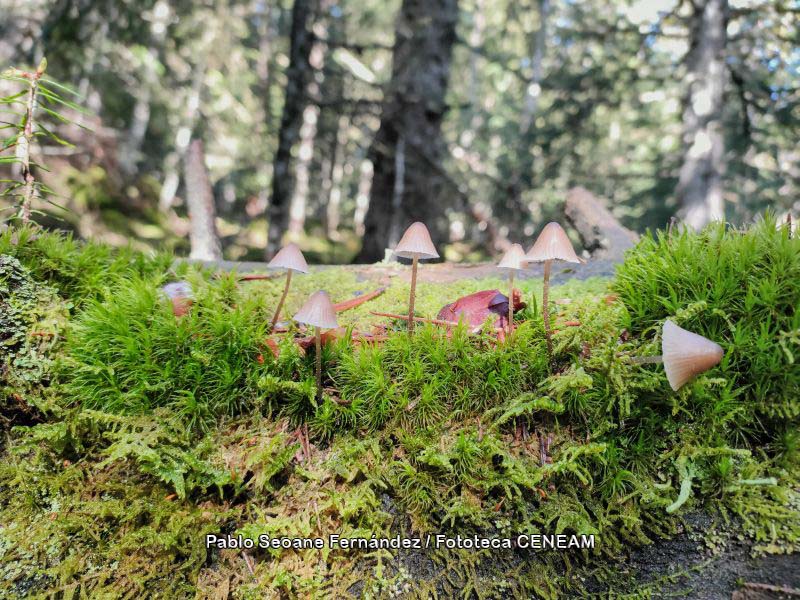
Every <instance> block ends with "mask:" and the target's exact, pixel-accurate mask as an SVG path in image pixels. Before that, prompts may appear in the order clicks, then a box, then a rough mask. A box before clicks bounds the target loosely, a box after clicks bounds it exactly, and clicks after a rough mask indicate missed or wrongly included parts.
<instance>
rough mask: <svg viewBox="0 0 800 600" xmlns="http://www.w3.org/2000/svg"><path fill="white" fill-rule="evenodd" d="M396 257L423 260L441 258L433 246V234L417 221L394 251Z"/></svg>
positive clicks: (407, 230)
mask: <svg viewBox="0 0 800 600" xmlns="http://www.w3.org/2000/svg"><path fill="white" fill-rule="evenodd" d="M394 254H395V256H401V257H403V258H414V257H415V256H416V257H417V258H421V259H423V260H425V259H430V258H439V253H438V252H437V251H436V248H435V247H434V245H433V241H432V240H431V234H430V233H428V228H427V227H425V224H424V223H420V222H419V221H417V222H416V223H412V224H411V225H410V226H409V227H408V229H406V232H405V233H404V234H403V237H402V238H400V241H399V242H398V243H397V247H396V248H395V249H394Z"/></svg>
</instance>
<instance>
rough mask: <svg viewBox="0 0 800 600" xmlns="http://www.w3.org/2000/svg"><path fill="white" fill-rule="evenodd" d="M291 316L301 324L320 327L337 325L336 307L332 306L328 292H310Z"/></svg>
mask: <svg viewBox="0 0 800 600" xmlns="http://www.w3.org/2000/svg"><path fill="white" fill-rule="evenodd" d="M293 318H294V320H295V321H297V322H298V323H302V324H303V325H310V326H311V327H319V328H321V329H336V328H337V327H338V326H339V323H337V322H336V309H335V308H333V303H332V302H331V297H330V296H329V295H328V292H322V291H319V292H314V293H313V294H311V296H310V297H309V298H308V300H306V303H305V304H303V307H302V308H301V309H300V310H298V311H297V314H296V315H295V316H294V317H293Z"/></svg>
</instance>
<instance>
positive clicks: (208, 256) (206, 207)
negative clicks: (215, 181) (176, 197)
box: [184, 139, 222, 260]
mask: <svg viewBox="0 0 800 600" xmlns="http://www.w3.org/2000/svg"><path fill="white" fill-rule="evenodd" d="M185 162H186V165H185V172H184V177H185V180H186V205H187V207H188V209H189V225H190V228H189V239H190V240H191V244H192V250H191V254H189V258H194V259H197V260H221V259H222V251H221V250H220V244H219V237H217V227H216V224H215V223H214V221H215V219H216V216H217V211H216V209H215V207H214V192H213V190H212V189H211V182H210V181H209V180H208V171H207V170H206V163H205V152H204V150H203V142H202V141H201V140H197V139H195V140H192V143H191V144H189V149H188V150H187V152H186V161H185Z"/></svg>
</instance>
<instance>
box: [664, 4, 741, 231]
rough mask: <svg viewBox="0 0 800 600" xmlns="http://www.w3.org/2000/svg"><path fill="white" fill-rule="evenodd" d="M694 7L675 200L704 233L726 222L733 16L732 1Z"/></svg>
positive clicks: (685, 216) (691, 223)
mask: <svg viewBox="0 0 800 600" xmlns="http://www.w3.org/2000/svg"><path fill="white" fill-rule="evenodd" d="M694 6H695V9H694V11H695V12H694V14H693V16H692V23H691V33H690V36H691V41H690V43H691V46H690V49H689V54H688V55H687V72H686V79H687V81H686V83H687V86H688V89H687V96H686V106H685V108H684V113H683V141H684V144H685V146H686V150H685V153H684V158H683V164H682V166H681V170H680V176H679V179H678V186H677V188H676V195H677V198H678V202H679V204H680V207H681V208H680V216H681V217H682V218H683V220H684V222H685V223H686V224H687V225H689V226H690V227H693V228H695V229H700V228H701V227H703V226H704V225H706V224H707V223H709V222H711V221H716V220H723V219H724V218H725V207H724V205H723V190H722V171H723V158H724V153H725V142H724V138H723V129H722V108H723V101H724V89H725V77H726V68H725V45H726V41H727V39H726V38H727V27H728V13H729V10H728V2H727V0H706V1H704V2H698V3H695V4H694Z"/></svg>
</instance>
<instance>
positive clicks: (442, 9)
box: [356, 0, 458, 262]
mask: <svg viewBox="0 0 800 600" xmlns="http://www.w3.org/2000/svg"><path fill="white" fill-rule="evenodd" d="M457 21H458V0H441V1H439V2H430V1H426V0H403V4H402V6H401V7H400V13H399V15H398V17H397V21H396V24H395V43H394V50H393V52H394V55H393V59H392V77H391V81H390V83H389V87H388V89H387V90H386V95H385V98H384V102H383V114H382V116H381V125H380V128H379V129H378V133H377V134H376V135H375V139H374V140H373V142H372V146H371V148H370V153H369V154H370V160H371V161H372V164H373V166H374V175H373V179H372V189H371V192H370V203H369V208H368V210H367V215H366V218H365V223H364V244H363V246H362V248H361V251H360V252H359V254H358V256H357V257H356V261H357V262H374V261H376V260H381V259H382V258H383V257H384V252H385V249H386V248H387V247H392V246H393V245H395V244H396V243H397V241H398V239H396V238H398V237H399V235H400V234H402V232H403V229H404V228H405V227H406V226H408V225H410V224H411V223H412V222H413V221H423V222H424V223H425V224H426V225H427V226H428V228H429V229H430V231H431V236H432V237H433V240H434V243H441V242H443V241H444V240H445V236H446V233H447V225H448V223H447V218H446V209H447V208H448V207H449V206H451V202H450V201H449V199H448V198H447V197H446V192H447V190H448V189H449V186H448V182H447V181H446V179H445V177H444V176H443V174H442V171H441V164H440V163H441V160H442V157H443V156H444V153H445V148H444V144H443V141H442V137H441V124H442V119H443V117H444V114H445V111H446V110H447V106H446V104H445V94H446V92H447V85H448V80H449V77H450V61H451V55H452V49H453V42H454V40H455V28H456V23H457ZM400 172H401V173H402V177H399V178H398V177H396V175H398V173H400Z"/></svg>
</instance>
